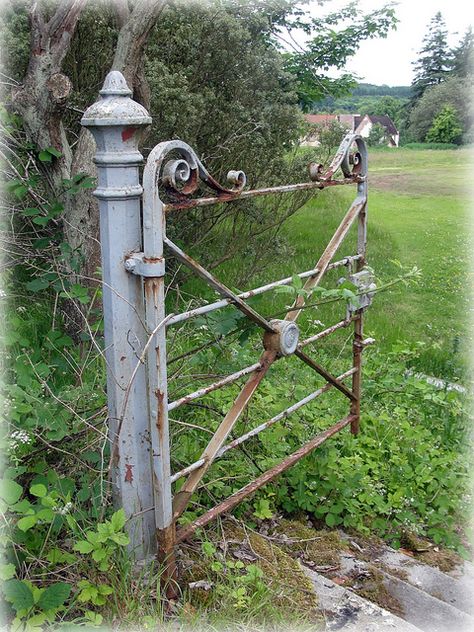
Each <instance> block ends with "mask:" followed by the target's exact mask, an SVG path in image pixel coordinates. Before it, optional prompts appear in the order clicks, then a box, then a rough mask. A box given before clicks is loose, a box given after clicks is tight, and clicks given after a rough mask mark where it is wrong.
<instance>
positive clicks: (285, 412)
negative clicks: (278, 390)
mask: <svg viewBox="0 0 474 632" xmlns="http://www.w3.org/2000/svg"><path fill="white" fill-rule="evenodd" d="M356 371H357V369H356V368H354V367H353V368H352V369H349V370H348V371H346V372H345V373H342V374H341V375H339V376H338V377H337V379H338V380H345V379H346V378H348V377H350V376H351V375H353V374H354V373H355V372H356ZM331 388H333V385H332V384H331V383H330V382H328V383H327V384H325V385H324V386H322V387H321V388H318V389H317V390H316V391H314V392H313V393H310V394H309V395H307V396H306V397H304V398H303V399H300V400H299V401H298V402H296V403H295V404H292V405H291V406H290V407H289V408H286V409H285V410H283V411H282V412H281V413H278V415H275V416H274V417H272V418H271V419H269V420H268V421H265V422H264V423H263V424H260V426H257V427H256V428H253V430H249V432H247V433H245V434H244V435H242V436H241V437H238V438H237V439H234V440H233V441H231V442H230V443H228V444H226V445H224V446H222V448H221V449H220V450H219V451H218V452H217V454H216V458H219V457H221V456H222V455H223V454H225V453H226V452H227V451H228V450H231V449H232V448H235V447H237V446H238V445H240V444H241V443H243V442H244V441H247V439H250V438H251V437H254V436H255V435H257V434H259V433H260V432H262V430H265V429H266V428H269V427H270V426H272V425H273V424H275V423H277V422H278V421H280V420H281V419H284V418H285V417H288V416H289V415H291V414H292V413H294V412H295V411H296V410H298V409H299V408H301V407H302V406H304V405H305V404H309V402H311V401H313V399H316V398H317V397H319V396H320V395H322V394H323V393H325V392H326V391H329V390H330V389H331ZM202 464H203V459H199V461H196V462H195V463H191V465H188V466H187V467H185V468H184V469H182V470H180V471H179V472H176V474H173V475H172V477H171V482H172V483H174V482H175V481H177V480H178V479H179V478H182V477H183V476H187V474H189V473H190V472H193V471H194V470H197V469H198V468H200V467H201V465H202Z"/></svg>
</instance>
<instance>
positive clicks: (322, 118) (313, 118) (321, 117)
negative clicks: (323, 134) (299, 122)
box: [304, 114, 337, 125]
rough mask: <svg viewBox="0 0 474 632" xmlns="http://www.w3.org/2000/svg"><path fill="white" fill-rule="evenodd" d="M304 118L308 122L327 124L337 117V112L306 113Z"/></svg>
mask: <svg viewBox="0 0 474 632" xmlns="http://www.w3.org/2000/svg"><path fill="white" fill-rule="evenodd" d="M304 118H305V120H306V122H307V123H312V124H313V125H325V124H327V123H330V122H331V121H335V120H336V119H337V117H336V115H335V114H305V115H304Z"/></svg>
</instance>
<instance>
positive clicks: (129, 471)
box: [124, 463, 133, 483]
mask: <svg viewBox="0 0 474 632" xmlns="http://www.w3.org/2000/svg"><path fill="white" fill-rule="evenodd" d="M124 480H125V482H126V483H133V465H130V464H129V463H125V479H124Z"/></svg>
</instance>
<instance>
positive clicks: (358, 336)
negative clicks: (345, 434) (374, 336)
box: [350, 145, 368, 435]
mask: <svg viewBox="0 0 474 632" xmlns="http://www.w3.org/2000/svg"><path fill="white" fill-rule="evenodd" d="M359 151H360V152H361V160H362V162H363V163H365V172H367V149H366V148H365V145H363V146H362V145H360V146H359ZM357 192H358V194H359V195H362V196H363V197H364V199H365V203H364V206H363V207H362V209H361V211H360V213H359V217H358V222H357V254H358V255H360V258H359V259H357V262H356V271H357V272H359V271H360V270H361V269H362V268H363V267H364V265H365V262H366V253H367V195H368V185H367V178H366V179H365V180H364V181H363V182H359V184H358V185H357ZM363 312H364V310H362V309H361V310H359V311H358V313H357V316H358V317H357V318H356V320H355V321H354V340H353V343H352V358H353V366H354V368H355V369H356V372H355V373H354V374H353V376H352V392H353V393H354V395H355V396H356V399H355V400H353V401H352V402H351V408H350V412H351V415H353V416H354V417H353V420H352V421H351V433H352V434H353V435H356V434H358V432H359V427H360V399H361V386H362V351H363V348H364V345H363V344H362V338H363V335H364V313H363Z"/></svg>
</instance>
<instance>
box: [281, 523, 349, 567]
mask: <svg viewBox="0 0 474 632" xmlns="http://www.w3.org/2000/svg"><path fill="white" fill-rule="evenodd" d="M273 535H275V536H277V535H279V536H281V537H282V541H281V543H280V542H278V544H279V546H281V547H282V548H283V549H284V550H285V551H287V552H289V553H291V554H292V555H294V554H299V555H301V554H302V555H303V557H304V559H306V560H310V561H311V562H314V564H315V566H316V567H331V566H336V565H338V564H339V553H340V551H342V550H344V549H346V548H347V546H346V544H345V543H344V542H343V541H342V540H341V538H340V536H339V534H338V532H337V531H327V530H316V529H313V528H312V527H309V526H307V525H305V524H303V523H302V522H300V521H298V520H287V519H282V520H281V521H280V522H279V524H278V526H277V527H276V528H275V530H274V531H273ZM283 538H284V539H283ZM286 538H288V540H286Z"/></svg>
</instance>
